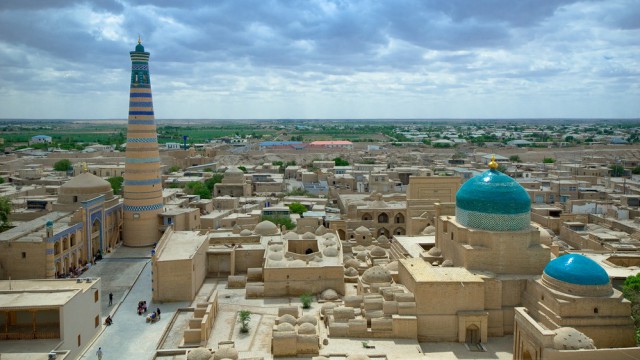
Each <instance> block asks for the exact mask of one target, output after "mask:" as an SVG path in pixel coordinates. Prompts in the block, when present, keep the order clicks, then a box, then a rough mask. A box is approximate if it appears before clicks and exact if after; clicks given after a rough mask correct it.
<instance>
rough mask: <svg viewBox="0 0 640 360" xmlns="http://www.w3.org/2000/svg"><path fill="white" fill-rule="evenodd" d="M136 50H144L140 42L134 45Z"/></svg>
mask: <svg viewBox="0 0 640 360" xmlns="http://www.w3.org/2000/svg"><path fill="white" fill-rule="evenodd" d="M136 52H144V46H142V44H141V43H140V42H138V45H136Z"/></svg>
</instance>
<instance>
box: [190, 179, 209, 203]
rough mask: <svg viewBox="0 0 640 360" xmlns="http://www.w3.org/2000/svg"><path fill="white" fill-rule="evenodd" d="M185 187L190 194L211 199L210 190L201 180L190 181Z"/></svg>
mask: <svg viewBox="0 0 640 360" xmlns="http://www.w3.org/2000/svg"><path fill="white" fill-rule="evenodd" d="M187 189H189V191H190V192H191V194H192V195H199V196H200V198H201V199H211V191H209V189H207V186H206V185H205V184H203V183H201V182H198V181H192V182H190V183H188V184H187Z"/></svg>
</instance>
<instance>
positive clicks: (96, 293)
mask: <svg viewBox="0 0 640 360" xmlns="http://www.w3.org/2000/svg"><path fill="white" fill-rule="evenodd" d="M99 299H100V296H99V295H98V290H96V292H95V293H93V302H98V300H99Z"/></svg>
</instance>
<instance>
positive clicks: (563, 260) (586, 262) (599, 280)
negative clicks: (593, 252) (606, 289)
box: [544, 254, 609, 285]
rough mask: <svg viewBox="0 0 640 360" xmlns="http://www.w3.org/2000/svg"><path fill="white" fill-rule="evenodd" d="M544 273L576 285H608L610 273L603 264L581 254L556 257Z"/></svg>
mask: <svg viewBox="0 0 640 360" xmlns="http://www.w3.org/2000/svg"><path fill="white" fill-rule="evenodd" d="M544 273H545V274H546V275H547V276H549V277H552V278H554V279H556V280H559V281H562V282H565V283H569V284H575V285H607V284H609V275H607V272H606V271H604V269H603V268H602V266H600V265H599V264H598V263H597V262H595V261H593V260H591V259H589V258H588V257H586V256H584V255H580V254H568V255H563V256H560V257H558V258H555V259H553V260H551V261H549V263H548V264H547V266H545V268H544Z"/></svg>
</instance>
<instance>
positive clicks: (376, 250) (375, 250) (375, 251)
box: [370, 246, 387, 257]
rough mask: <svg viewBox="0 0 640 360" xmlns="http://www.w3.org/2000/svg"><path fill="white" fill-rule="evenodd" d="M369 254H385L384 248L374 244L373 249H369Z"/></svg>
mask: <svg viewBox="0 0 640 360" xmlns="http://www.w3.org/2000/svg"><path fill="white" fill-rule="evenodd" d="M370 254H371V256H375V257H382V256H387V252H386V250H385V249H383V248H381V247H380V246H374V247H373V249H371V252H370Z"/></svg>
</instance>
